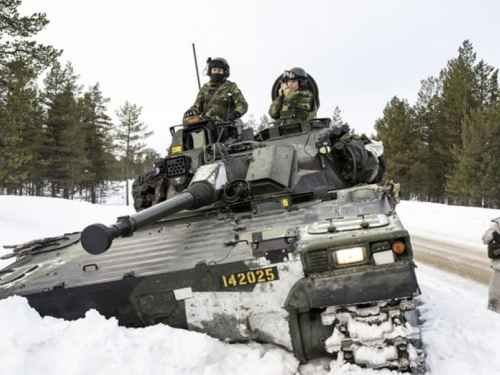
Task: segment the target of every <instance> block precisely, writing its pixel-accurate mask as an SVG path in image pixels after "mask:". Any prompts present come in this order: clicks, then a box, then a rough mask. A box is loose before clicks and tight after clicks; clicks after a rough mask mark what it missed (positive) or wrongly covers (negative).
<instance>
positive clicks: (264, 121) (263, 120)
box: [256, 115, 271, 132]
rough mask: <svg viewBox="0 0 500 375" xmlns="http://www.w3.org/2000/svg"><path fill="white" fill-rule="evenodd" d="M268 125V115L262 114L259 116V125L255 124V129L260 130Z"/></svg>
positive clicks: (269, 123)
mask: <svg viewBox="0 0 500 375" xmlns="http://www.w3.org/2000/svg"><path fill="white" fill-rule="evenodd" d="M269 126H271V121H270V120H269V117H267V115H263V116H262V117H261V118H260V123H259V125H257V129H256V131H257V132H260V131H262V130H264V129H267V128H269Z"/></svg>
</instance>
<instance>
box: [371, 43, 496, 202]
mask: <svg viewBox="0 0 500 375" xmlns="http://www.w3.org/2000/svg"><path fill="white" fill-rule="evenodd" d="M476 59H477V56H476V53H475V52H474V50H473V47H472V44H471V43H470V42H469V41H467V40H466V41H464V42H463V44H462V46H460V48H459V49H458V57H456V58H454V59H451V60H449V61H448V63H447V65H446V67H445V68H444V69H443V70H441V72H440V74H439V77H437V78H434V77H429V78H427V79H426V80H423V81H422V86H421V88H420V91H419V93H418V100H417V103H416V104H415V105H414V106H413V107H412V106H410V105H409V104H408V103H406V102H405V101H401V100H399V99H397V98H394V99H392V100H391V102H390V103H389V104H388V105H387V107H386V109H385V110H384V116H383V117H382V118H381V119H379V120H377V123H376V125H375V128H376V130H377V138H378V139H381V140H383V141H384V145H385V153H386V157H387V161H388V165H389V166H388V175H389V177H390V178H392V179H396V180H398V181H400V182H402V183H403V192H404V193H405V197H407V198H415V197H417V198H419V199H423V200H429V201H434V202H447V203H457V204H466V205H474V206H487V207H498V206H499V203H500V194H499V188H500V152H498V151H497V147H495V144H494V140H495V137H496V136H498V135H499V134H500V128H499V127H500V111H499V108H500V105H499V85H498V69H495V68H494V67H492V66H490V65H488V64H486V63H485V62H484V61H482V60H481V61H479V62H476ZM497 176H498V177H497Z"/></svg>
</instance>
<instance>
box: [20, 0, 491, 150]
mask: <svg viewBox="0 0 500 375" xmlns="http://www.w3.org/2000/svg"><path fill="white" fill-rule="evenodd" d="M20 11H21V14H24V15H27V14H31V13H33V12H45V13H47V17H48V19H49V20H50V24H49V25H48V26H47V27H46V29H45V30H44V31H42V32H41V33H40V34H39V36H38V38H37V40H39V41H40V42H42V43H45V44H51V45H53V46H55V47H56V48H59V49H63V50H64V53H63V55H62V58H61V61H62V62H63V63H65V62H66V61H70V62H71V63H72V64H73V66H74V69H75V71H76V73H77V74H79V75H80V80H79V82H80V84H82V85H85V87H88V86H90V85H93V84H95V83H97V82H99V83H100V85H101V89H102V91H103V94H104V95H105V96H106V97H109V98H110V99H111V103H110V105H109V114H110V115H113V117H114V112H115V111H116V110H117V109H118V108H119V107H120V106H121V105H123V104H124V103H125V101H126V100H128V101H129V102H132V103H135V104H137V105H139V106H142V107H143V112H142V120H143V121H144V122H145V123H146V124H147V125H149V128H150V129H151V130H154V132H155V134H154V135H153V137H152V138H150V139H149V140H148V143H149V145H150V146H151V147H153V148H154V149H156V150H157V151H159V152H160V153H161V154H162V156H164V155H165V150H166V148H167V146H168V144H169V143H170V136H169V131H168V128H169V126H172V125H177V124H179V123H181V119H182V114H183V113H184V112H185V111H186V110H187V109H188V108H189V107H190V106H191V105H192V104H193V102H194V99H195V97H196V94H197V92H198V83H197V79H196V73H195V65H194V59H193V52H192V43H195V44H196V50H197V54H198V65H199V71H200V79H201V81H202V84H203V83H204V82H206V81H207V77H206V76H203V75H201V74H202V71H203V69H204V67H205V61H206V59H207V57H209V56H211V57H219V56H220V57H224V58H226V59H227V60H228V62H229V65H230V66H231V77H230V80H232V81H234V82H236V83H237V84H238V86H239V87H240V89H241V90H242V92H243V94H244V96H245V98H246V99H247V101H248V103H249V110H248V113H247V115H246V116H245V117H244V120H248V117H249V115H250V114H253V115H254V117H255V118H256V119H259V118H260V117H261V116H262V115H264V114H267V111H268V109H269V105H270V104H271V86H272V83H273V82H274V80H275V79H276V77H277V76H278V75H280V74H281V73H282V72H283V71H284V70H285V69H289V68H291V67H294V66H300V67H303V68H304V69H305V70H306V71H307V72H308V73H309V74H311V75H312V76H313V77H314V78H315V80H316V82H317V83H318V85H319V88H320V100H321V107H320V109H319V111H318V117H331V116H332V114H333V111H334V109H335V107H336V106H338V107H339V108H340V109H341V111H342V112H341V114H342V118H343V120H344V121H346V122H348V123H349V124H350V125H351V127H353V128H355V129H356V131H357V132H358V133H361V132H364V133H367V134H372V133H374V129H373V125H374V123H375V121H376V119H377V118H379V117H381V116H382V111H383V109H384V107H385V105H386V104H387V102H388V101H389V100H390V99H391V98H392V97H393V96H395V95H396V96H398V97H400V98H405V99H408V100H409V101H410V103H411V104H413V103H414V102H415V100H416V98H417V92H418V90H419V88H420V81H421V80H422V79H425V78H427V77H428V76H437V75H438V74H439V71H440V70H441V69H442V68H444V67H445V66H446V62H447V61H448V60H449V59H451V58H454V57H456V56H457V53H458V52H457V50H458V48H459V46H460V45H461V44H462V42H463V41H464V40H465V39H469V40H470V41H471V42H472V44H473V46H474V49H475V51H476V52H477V55H478V59H479V60H480V59H484V60H485V61H486V62H487V63H488V64H490V65H493V66H495V67H500V48H499V47H498V42H499V40H500V27H499V26H498V20H499V18H500V2H498V1H495V0H476V1H465V0H441V1H437V0H412V1H405V0H377V1H375V0H363V1H361V0H342V1H338V0H329V1H326V0H322V1H313V0H311V1H308V2H305V1H299V0H255V1H249V0H247V1H235V0H228V1H227V0H219V1H203V0H193V1H189V0H184V1H166V0H140V1H139V0H23V5H22V7H21V8H20Z"/></svg>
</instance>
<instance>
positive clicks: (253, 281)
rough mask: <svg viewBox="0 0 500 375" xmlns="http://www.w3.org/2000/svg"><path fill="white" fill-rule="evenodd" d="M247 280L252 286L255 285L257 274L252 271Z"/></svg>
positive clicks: (248, 273)
mask: <svg viewBox="0 0 500 375" xmlns="http://www.w3.org/2000/svg"><path fill="white" fill-rule="evenodd" d="M247 279H248V282H249V283H250V284H255V281H256V279H255V273H254V272H252V271H249V272H247Z"/></svg>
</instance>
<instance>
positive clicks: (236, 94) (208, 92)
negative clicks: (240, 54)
mask: <svg viewBox="0 0 500 375" xmlns="http://www.w3.org/2000/svg"><path fill="white" fill-rule="evenodd" d="M205 74H206V75H208V76H210V81H209V82H207V83H205V84H204V85H203V87H202V88H201V90H200V92H199V93H198V96H197V97H196V101H195V102H194V104H193V106H192V107H191V108H189V109H188V110H187V111H186V112H185V113H184V118H186V117H191V116H198V115H201V116H205V117H208V118H211V119H213V120H219V121H220V120H223V121H234V120H236V119H238V118H240V117H241V116H243V115H244V114H245V113H246V112H247V110H248V104H247V102H246V100H245V98H244V97H243V94H242V93H241V91H240V89H239V88H238V86H237V85H236V83H234V82H231V81H229V80H228V79H227V78H228V77H229V64H228V63H227V61H226V60H225V59H223V58H221V57H216V58H213V59H212V58H210V57H209V58H208V60H207V67H206V69H205Z"/></svg>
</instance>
